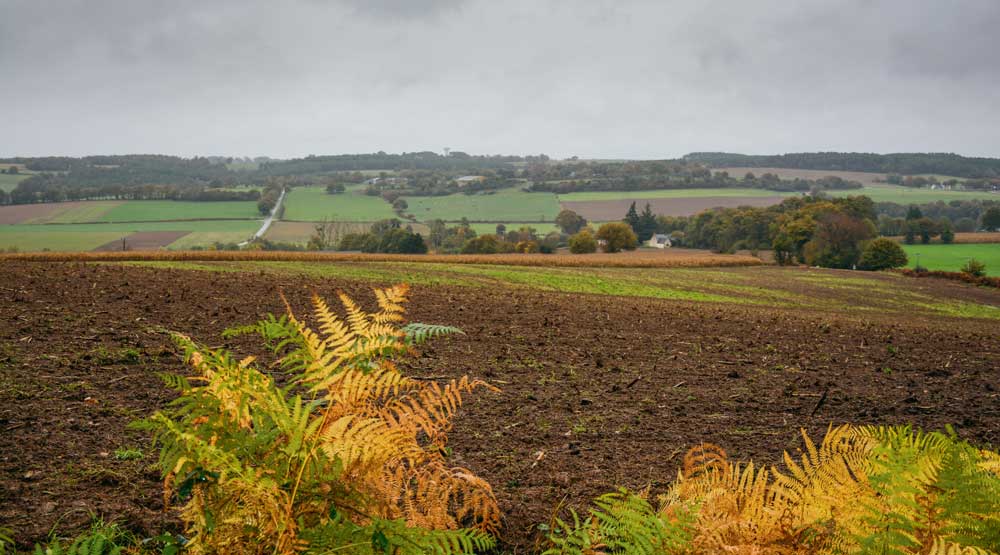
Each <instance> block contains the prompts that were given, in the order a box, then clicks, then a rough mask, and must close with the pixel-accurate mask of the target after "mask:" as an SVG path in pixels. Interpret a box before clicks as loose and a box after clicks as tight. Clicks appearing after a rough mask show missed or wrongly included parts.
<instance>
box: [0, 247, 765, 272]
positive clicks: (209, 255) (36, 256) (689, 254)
mask: <svg viewBox="0 0 1000 555" xmlns="http://www.w3.org/2000/svg"><path fill="white" fill-rule="evenodd" d="M6 260H32V261H52V262H74V261H76V262H116V261H150V260H163V261H203V262H216V261H278V262H431V263H445V264H494V265H502V266H568V267H586V266H591V267H615V268H691V267H699V266H757V265H760V264H763V262H761V260H760V259H759V258H756V257H753V256H746V255H733V254H714V253H710V252H707V251H685V250H677V249H674V250H668V251H665V252H660V251H656V252H652V251H636V252H631V253H617V254H603V253H597V254H583V255H578V254H493V255H464V254H454V255H448V254H442V255H437V254H358V253H331V252H282V251H147V252H138V251H130V252H74V253H57V252H38V253H15V254H0V261H6Z"/></svg>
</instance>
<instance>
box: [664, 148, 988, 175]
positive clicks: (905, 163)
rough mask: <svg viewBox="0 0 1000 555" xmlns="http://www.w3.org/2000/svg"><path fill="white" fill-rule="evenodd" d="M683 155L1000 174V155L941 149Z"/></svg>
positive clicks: (712, 162)
mask: <svg viewBox="0 0 1000 555" xmlns="http://www.w3.org/2000/svg"><path fill="white" fill-rule="evenodd" d="M683 159H684V160H686V161H688V162H695V163H701V164H706V165H709V166H712V167H716V168H725V167H751V168H793V169H803V170H828V171H857V172H875V173H887V174H900V175H917V174H939V175H951V176H955V177H966V178H1000V158H973V157H966V156H961V155H958V154H951V153H941V152H926V153H922V152H913V153H895V154H874V153H866V152H796V153H789V154H772V155H748V154H735V153H729V152H692V153H690V154H687V155H685V156H684V158H683Z"/></svg>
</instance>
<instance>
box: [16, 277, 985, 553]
mask: <svg viewBox="0 0 1000 555" xmlns="http://www.w3.org/2000/svg"><path fill="white" fill-rule="evenodd" d="M147 264H148V265H149V266H152V267H146V266H136V265H124V264H94V263H90V264H83V263H56V262H47V263H43V262H23V261H15V260H5V261H3V263H2V265H0V292H2V294H3V302H2V303H0V526H3V527H8V528H12V529H14V531H15V537H16V538H17V540H18V541H19V542H21V543H22V544H23V545H27V544H30V543H33V542H35V541H39V540H42V539H44V537H45V536H46V535H47V534H48V533H49V532H50V530H52V529H53V528H54V529H55V530H58V531H60V532H62V533H67V534H71V533H73V532H76V531H80V530H82V529H83V528H85V527H86V526H87V525H88V523H89V521H90V518H91V517H90V515H91V513H96V514H98V515H102V516H103V517H104V518H106V519H109V520H117V521H119V522H121V523H122V524H124V525H125V526H127V527H129V528H132V529H134V530H136V531H138V532H140V533H143V534H150V535H152V534H157V533H159V532H161V531H163V530H164V529H171V527H175V526H176V521H175V520H174V519H173V518H172V516H171V514H170V513H169V512H166V513H164V512H163V499H162V495H161V488H160V482H159V473H158V471H157V470H156V469H155V468H154V466H153V465H154V463H155V461H156V451H155V449H154V448H153V447H152V446H151V445H150V444H149V440H148V438H147V437H146V436H145V435H144V434H143V433H141V432H137V431H132V430H128V429H127V428H126V426H127V424H128V423H129V422H130V421H132V420H135V419H137V418H141V417H143V416H146V415H148V414H150V413H151V412H152V411H154V410H155V409H156V408H158V407H160V406H162V405H163V404H164V403H167V402H168V401H169V400H170V399H171V392H170V390H168V389H167V388H166V387H165V386H163V385H162V383H161V381H160V380H159V378H158V377H157V374H158V373H160V372H183V371H185V369H184V366H183V364H182V363H181V360H180V358H179V355H178V352H177V350H176V349H175V348H174V347H173V345H172V343H171V342H170V340H169V337H168V335H167V330H171V331H180V332H183V333H186V334H188V335H190V336H192V337H193V338H194V339H195V340H196V341H199V342H203V343H205V344H208V345H210V346H223V345H225V346H228V347H230V348H232V349H233V350H234V351H235V352H236V354H237V355H239V356H244V355H247V354H251V353H253V354H258V353H260V352H261V349H258V344H257V342H256V341H255V340H254V338H249V337H246V338H239V339H231V340H224V339H222V338H221V336H220V334H221V332H222V330H223V329H225V328H227V327H230V326H235V325H242V324H248V323H252V322H254V321H256V320H257V319H259V318H260V317H262V316H264V315H265V314H267V313H268V312H279V311H281V310H282V303H281V300H280V299H279V297H278V291H283V292H284V293H285V295H286V296H287V297H288V300H289V301H290V303H291V305H292V306H293V308H294V309H295V310H296V311H297V313H298V314H299V315H301V316H306V315H307V314H308V299H309V295H310V294H311V292H313V291H316V292H317V293H319V294H320V295H321V296H324V297H327V298H332V297H333V295H334V293H335V292H336V291H337V290H338V289H343V290H344V291H346V292H348V293H349V294H350V295H351V296H352V297H354V298H355V299H357V300H359V301H363V302H364V304H365V306H366V307H368V308H371V307H372V306H373V304H374V303H373V299H372V296H371V293H370V288H371V286H372V285H374V284H385V283H389V282H391V281H395V280H396V279H397V278H400V277H407V278H410V281H411V282H413V283H415V285H414V288H413V291H412V295H411V297H412V302H411V303H410V311H409V314H408V316H409V318H410V319H411V320H412V321H419V322H427V323H438V324H449V325H454V326H458V327H461V328H462V329H463V330H464V331H465V335H458V336H450V337H447V338H444V339H439V340H436V341H433V342H431V343H429V344H427V345H426V346H424V347H423V348H421V350H420V353H419V355H418V356H416V357H414V358H412V359H410V360H409V361H408V362H406V363H405V364H404V365H403V366H404V368H405V370H406V372H407V373H408V374H410V375H413V376H419V377H422V378H426V379H432V380H442V381H444V380H447V379H450V378H454V377H459V376H462V375H464V374H468V375H470V376H471V377H479V378H482V379H485V380H487V381H489V382H491V383H493V384H494V385H496V386H498V387H500V388H501V389H502V392H501V393H489V392H486V391H479V392H477V393H476V394H474V395H471V396H469V397H468V398H467V403H466V405H465V406H464V407H463V408H462V409H461V410H460V412H459V414H458V416H457V417H456V418H455V420H454V421H455V429H454V431H453V432H452V433H451V434H450V441H449V445H450V447H451V448H452V449H453V454H452V455H451V460H452V462H453V464H455V465H457V466H464V467H467V468H470V469H471V470H473V471H474V472H475V473H476V474H478V475H479V476H481V477H483V478H485V479H486V480H488V481H489V482H490V483H491V484H492V486H493V488H494V490H495V492H496V494H497V497H498V498H499V500H500V502H501V508H502V509H503V511H504V515H505V517H504V529H503V531H502V536H501V538H500V539H501V543H502V545H501V547H502V548H504V549H506V550H510V551H512V552H519V553H523V552H531V551H533V550H534V546H535V540H536V537H537V534H538V533H537V529H536V525H537V524H539V523H546V522H548V521H549V519H550V517H551V516H552V514H553V512H554V511H555V510H556V508H557V506H559V505H560V503H563V502H564V503H565V505H568V506H570V507H576V508H577V509H581V508H583V507H585V506H586V504H587V502H588V501H589V500H590V499H591V498H592V497H594V496H596V495H598V494H601V493H604V492H607V491H611V490H613V489H614V488H615V487H617V486H629V487H643V486H646V485H651V486H652V489H653V492H654V493H655V492H657V491H662V489H663V488H664V487H665V485H666V484H667V483H668V482H669V481H670V480H671V479H673V477H674V476H675V475H676V471H677V467H678V465H679V463H680V460H681V457H682V456H683V454H684V452H685V451H686V450H687V449H688V448H689V447H691V446H692V445H695V444H698V443H700V442H703V441H706V442H713V443H718V444H720V445H722V446H723V447H724V448H726V449H727V450H728V451H729V453H730V454H731V455H732V456H733V457H734V458H740V459H747V458H753V459H755V460H756V461H762V462H777V461H776V460H775V458H776V456H777V455H779V454H780V450H781V449H792V450H794V449H796V448H798V447H799V446H800V445H801V444H800V442H799V441H797V440H796V434H797V431H798V429H799V428H800V427H804V428H806V429H807V430H808V431H809V432H810V433H811V434H812V435H813V437H814V438H817V437H820V435H821V433H822V432H823V431H825V429H826V427H827V426H829V425H830V424H831V423H833V424H838V423H845V422H852V423H857V424H901V423H912V424H914V425H917V426H921V427H924V428H928V429H940V428H942V427H943V426H945V425H947V424H952V425H954V426H955V427H956V430H957V432H958V433H959V434H960V435H961V436H962V437H964V438H967V439H970V440H972V441H974V442H976V443H978V444H984V445H986V444H992V445H994V446H996V445H997V444H1000V327H998V326H997V325H996V318H998V317H1000V316H998V315H997V314H996V313H997V312H1000V309H998V308H996V307H998V306H1000V292H998V291H997V290H995V289H985V288H975V287H972V286H969V285H966V284H962V283H955V282H946V281H938V280H934V279H922V280H915V279H909V278H903V277H899V276H893V275H873V274H863V273H858V272H834V271H817V270H804V269H797V268H788V269H782V268H773V267H757V268H726V269H718V268H711V269H683V270H677V269H621V268H610V269H592V270H588V271H583V270H579V269H567V268H554V269H550V268H522V267H509V268H507V269H506V270H503V271H501V270H496V269H491V268H483V267H478V266H469V267H465V266H463V267H461V268H460V269H456V268H452V267H449V266H447V265H443V264H441V265H434V264H422V265H421V264H414V265H409V266H407V265H403V264H397V265H390V264H377V263H362V262H354V263H341V264H339V265H338V264H330V263H323V264H320V263H312V265H310V264H308V263H302V264H299V265H291V264H289V263H278V262H275V263H266V262H259V263H249V262H247V263H226V262H214V263H204V264H201V265H194V264H188V265H186V266H184V268H191V269H181V267H180V266H182V265H181V264H178V263H155V262H153V263H147ZM194 268H196V269H194ZM449 272H454V273H449ZM587 280H590V281H587ZM630 280H631V281H630ZM636 280H642V281H643V282H644V283H646V286H645V288H643V287H640V286H639V285H638V283H637V281H636ZM586 283H591V284H597V285H595V286H594V287H593V288H591V289H588V288H586V287H585V286H584V285H580V284H586ZM619 283H624V284H625V285H623V286H621V287H620V288H619V289H616V288H614V287H613V285H615V284H619ZM699 284H703V285H699ZM727 287H728V288H729V289H726V288H727ZM684 288H687V289H684ZM699 288H701V289H699ZM660 290H663V291H684V290H687V291H690V292H691V294H690V295H688V296H684V295H655V294H652V293H651V292H652V291H660ZM727 290H728V291H730V293H729V295H728V296H727V295H726V294H724V291H727ZM754 290H759V291H760V293H758V294H756V296H755V294H754V293H753V291H754ZM567 291H573V292H567ZM663 297H666V298H663ZM741 300H748V302H740V301H741ZM775 306H780V308H775ZM137 450H138V451H137ZM140 452H141V453H140ZM565 505H564V506H565Z"/></svg>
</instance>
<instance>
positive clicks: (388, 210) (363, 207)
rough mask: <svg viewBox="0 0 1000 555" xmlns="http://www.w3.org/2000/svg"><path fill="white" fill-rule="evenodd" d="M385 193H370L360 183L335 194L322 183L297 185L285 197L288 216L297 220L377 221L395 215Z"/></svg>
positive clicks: (286, 214) (289, 218) (286, 218)
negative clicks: (365, 192)
mask: <svg viewBox="0 0 1000 555" xmlns="http://www.w3.org/2000/svg"><path fill="white" fill-rule="evenodd" d="M395 215H396V214H395V213H394V212H393V211H392V206H390V205H389V203H387V202H386V201H384V200H382V198H381V197H377V196H368V195H364V194H362V193H361V192H360V190H359V188H358V187H357V186H355V187H352V188H350V189H348V190H347V192H345V193H341V194H337V195H331V194H328V193H327V192H326V190H325V189H324V188H322V187H297V188H295V189H293V190H292V191H291V192H289V193H288V197H287V198H286V199H285V216H284V219H285V220H290V221H297V222H320V221H324V220H329V221H341V222H375V221H378V220H382V219H386V218H392V217H395Z"/></svg>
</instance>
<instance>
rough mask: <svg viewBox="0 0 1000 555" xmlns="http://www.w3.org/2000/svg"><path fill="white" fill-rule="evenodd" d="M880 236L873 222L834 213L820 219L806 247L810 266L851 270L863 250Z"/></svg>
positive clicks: (807, 261)
mask: <svg viewBox="0 0 1000 555" xmlns="http://www.w3.org/2000/svg"><path fill="white" fill-rule="evenodd" d="M876 235H877V231H876V229H875V225H874V224H872V222H871V221H870V220H863V219H859V218H853V217H851V216H849V215H847V214H844V213H842V212H830V213H827V214H823V215H822V216H820V217H819V218H818V219H817V222H816V230H815V231H814V232H813V237H812V239H810V240H809V242H808V243H806V244H805V246H804V247H803V249H802V251H803V255H804V257H805V260H806V263H807V264H810V265H813V266H822V267H824V268H851V267H854V266H855V265H856V264H857V263H858V260H859V259H860V258H861V247H862V243H863V242H864V241H867V240H869V239H871V238H873V237H875V236H876Z"/></svg>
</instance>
